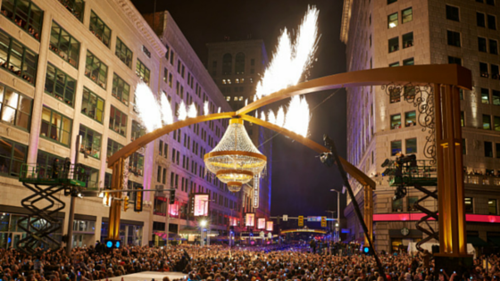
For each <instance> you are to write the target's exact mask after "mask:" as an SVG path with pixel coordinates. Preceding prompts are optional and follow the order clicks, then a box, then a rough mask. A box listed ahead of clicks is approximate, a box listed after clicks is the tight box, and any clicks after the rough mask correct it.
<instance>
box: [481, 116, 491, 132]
mask: <svg viewBox="0 0 500 281" xmlns="http://www.w3.org/2000/svg"><path fill="white" fill-rule="evenodd" d="M483 129H485V130H491V116H489V115H486V114H483Z"/></svg>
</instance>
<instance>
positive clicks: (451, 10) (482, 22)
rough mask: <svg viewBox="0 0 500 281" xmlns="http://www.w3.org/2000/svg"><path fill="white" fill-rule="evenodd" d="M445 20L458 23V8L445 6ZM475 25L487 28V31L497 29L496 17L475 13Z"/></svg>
mask: <svg viewBox="0 0 500 281" xmlns="http://www.w3.org/2000/svg"><path fill="white" fill-rule="evenodd" d="M446 19H448V20H452V21H460V8H459V7H456V6H450V5H446ZM476 23H477V26H478V27H488V29H492V30H496V29H497V20H496V16H494V15H488V14H484V13H481V12H476Z"/></svg>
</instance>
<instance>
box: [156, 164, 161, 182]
mask: <svg viewBox="0 0 500 281" xmlns="http://www.w3.org/2000/svg"><path fill="white" fill-rule="evenodd" d="M156 181H157V182H161V166H160V165H158V171H157V172H156Z"/></svg>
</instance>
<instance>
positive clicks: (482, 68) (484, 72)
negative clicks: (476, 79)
mask: <svg viewBox="0 0 500 281" xmlns="http://www.w3.org/2000/svg"><path fill="white" fill-rule="evenodd" d="M479 73H480V75H481V77H483V78H488V76H489V73H488V64H487V63H484V62H480V63H479Z"/></svg>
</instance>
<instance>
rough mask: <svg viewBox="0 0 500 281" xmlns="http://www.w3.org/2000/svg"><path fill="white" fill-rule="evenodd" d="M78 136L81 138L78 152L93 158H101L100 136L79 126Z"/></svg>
mask: <svg viewBox="0 0 500 281" xmlns="http://www.w3.org/2000/svg"><path fill="white" fill-rule="evenodd" d="M79 135H80V136H82V143H81V144H80V152H81V153H85V154H86V155H89V156H90V157H94V158H96V159H100V158H101V140H102V135H101V134H99V133H98V132H96V131H94V130H92V129H90V128H87V127H85V126H83V125H82V124H80V133H79Z"/></svg>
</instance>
